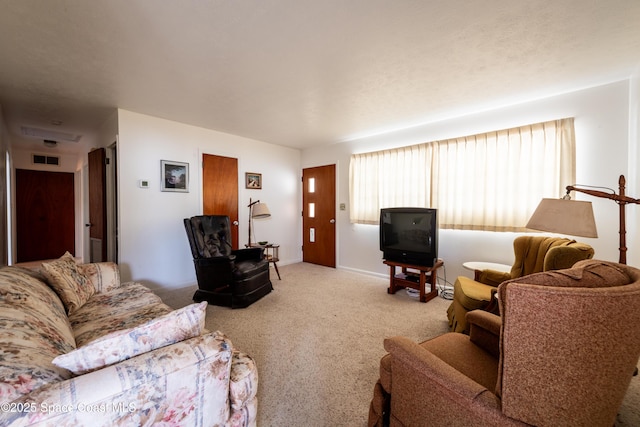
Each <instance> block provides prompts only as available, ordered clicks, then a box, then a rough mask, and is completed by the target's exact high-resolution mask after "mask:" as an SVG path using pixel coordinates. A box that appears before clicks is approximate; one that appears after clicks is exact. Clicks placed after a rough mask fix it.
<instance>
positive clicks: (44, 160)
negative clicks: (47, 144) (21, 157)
mask: <svg viewBox="0 0 640 427" xmlns="http://www.w3.org/2000/svg"><path fill="white" fill-rule="evenodd" d="M32 160H33V164H35V165H55V166H58V165H60V157H58V156H45V155H42V154H33V155H32Z"/></svg>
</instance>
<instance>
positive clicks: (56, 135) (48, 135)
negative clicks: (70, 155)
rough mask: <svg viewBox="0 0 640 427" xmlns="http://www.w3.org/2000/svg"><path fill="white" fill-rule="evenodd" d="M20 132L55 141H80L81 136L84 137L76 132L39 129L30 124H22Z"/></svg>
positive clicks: (32, 136) (30, 136)
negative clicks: (29, 125)
mask: <svg viewBox="0 0 640 427" xmlns="http://www.w3.org/2000/svg"><path fill="white" fill-rule="evenodd" d="M20 132H21V133H22V135H23V136H28V137H29V138H37V139H50V140H53V141H68V142H78V141H80V138H82V135H77V134H74V133H66V132H57V131H54V130H47V129H38V128H32V127H28V126H21V127H20Z"/></svg>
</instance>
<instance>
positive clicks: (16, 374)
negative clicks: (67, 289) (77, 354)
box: [0, 267, 75, 402]
mask: <svg viewBox="0 0 640 427" xmlns="http://www.w3.org/2000/svg"><path fill="white" fill-rule="evenodd" d="M39 277H40V276H39V273H38V272H37V271H29V270H27V269H21V268H18V267H4V268H2V269H0V324H1V325H2V328H0V402H8V401H12V400H14V399H15V398H17V397H18V396H20V395H22V394H26V393H29V392H31V391H32V390H35V389H37V388H40V387H41V386H43V385H45V384H49V383H52V382H57V381H61V380H64V379H67V378H70V377H71V373H70V372H69V371H67V370H66V369H63V368H60V367H58V366H55V365H53V364H52V363H51V361H52V360H53V358H55V357H56V356H58V355H60V354H64V353H68V352H69V351H72V350H73V349H75V340H74V337H73V332H72V331H71V326H70V324H69V320H68V318H67V315H66V313H65V309H64V306H63V304H62V302H61V301H60V299H59V298H58V296H57V295H56V294H55V292H54V291H53V290H52V289H51V288H49V286H48V285H47V284H45V283H44V282H42V281H41V280H39Z"/></svg>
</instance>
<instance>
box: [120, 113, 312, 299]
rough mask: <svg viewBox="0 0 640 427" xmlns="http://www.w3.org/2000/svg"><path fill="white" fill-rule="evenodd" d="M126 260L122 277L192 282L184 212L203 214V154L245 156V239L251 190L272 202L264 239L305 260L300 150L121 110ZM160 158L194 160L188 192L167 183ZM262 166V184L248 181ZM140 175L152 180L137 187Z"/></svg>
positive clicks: (260, 229)
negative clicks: (255, 186) (163, 184)
mask: <svg viewBox="0 0 640 427" xmlns="http://www.w3.org/2000/svg"><path fill="white" fill-rule="evenodd" d="M118 132H119V134H118V191H119V206H118V209H119V215H118V216H119V219H120V224H119V254H120V256H119V264H120V269H121V272H122V276H123V280H130V279H133V280H138V281H142V282H144V283H146V284H147V285H149V286H150V287H152V288H177V287H182V286H186V285H189V284H193V283H195V282H196V280H195V271H194V267H193V261H192V257H191V251H190V249H189V245H188V241H187V237H186V234H185V231H184V226H183V223H182V220H183V218H187V217H190V216H193V215H199V214H202V178H201V159H202V154H203V153H206V154H216V155H222V156H228V157H235V158H237V159H238V169H239V171H238V172H239V200H240V202H239V207H240V210H239V214H240V215H239V221H240V236H239V239H240V246H242V245H243V243H244V242H245V241H246V240H247V225H246V224H247V223H248V215H249V210H248V208H246V207H245V206H246V205H248V204H249V198H250V197H251V198H253V199H254V200H255V199H260V200H261V201H262V202H265V203H267V204H268V206H269V210H270V211H271V217H270V218H268V219H264V220H258V221H255V223H254V224H255V233H256V236H257V238H258V239H259V240H268V241H271V242H275V243H279V244H280V254H279V255H280V259H281V264H283V265H284V264H288V263H293V262H299V261H300V260H301V250H300V248H301V245H302V243H301V242H302V237H301V230H302V224H301V217H300V205H301V201H300V170H301V168H300V155H301V154H300V151H299V150H294V149H290V148H285V147H281V146H276V145H273V144H267V143H264V142H261V141H256V140H251V139H248V138H242V137H239V136H234V135H230V134H225V133H221V132H216V131H212V130H207V129H203V128H198V127H195V126H190V125H186V124H182V123H178V122H173V121H169V120H164V119H159V118H155V117H151V116H146V115H142V114H138V113H133V112H130V111H126V110H119V111H118ZM160 160H173V161H179V162H187V163H189V166H190V167H189V169H190V178H189V187H190V189H189V192H188V193H173V192H161V191H160ZM245 172H258V173H262V180H263V182H262V190H247V189H245V188H244V173H245ZM140 179H146V180H149V182H150V183H151V186H150V188H148V189H141V188H139V187H138V181H139V180H140Z"/></svg>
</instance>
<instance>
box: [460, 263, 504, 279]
mask: <svg viewBox="0 0 640 427" xmlns="http://www.w3.org/2000/svg"><path fill="white" fill-rule="evenodd" d="M462 266H463V267H464V268H466V269H467V270H471V271H473V272H474V277H473V279H474V280H478V275H479V274H480V272H481V271H482V270H496V271H501V272H503V273H508V272H510V271H511V266H510V265H506V264H498V263H495V262H484V261H467V262H464V263H462Z"/></svg>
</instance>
